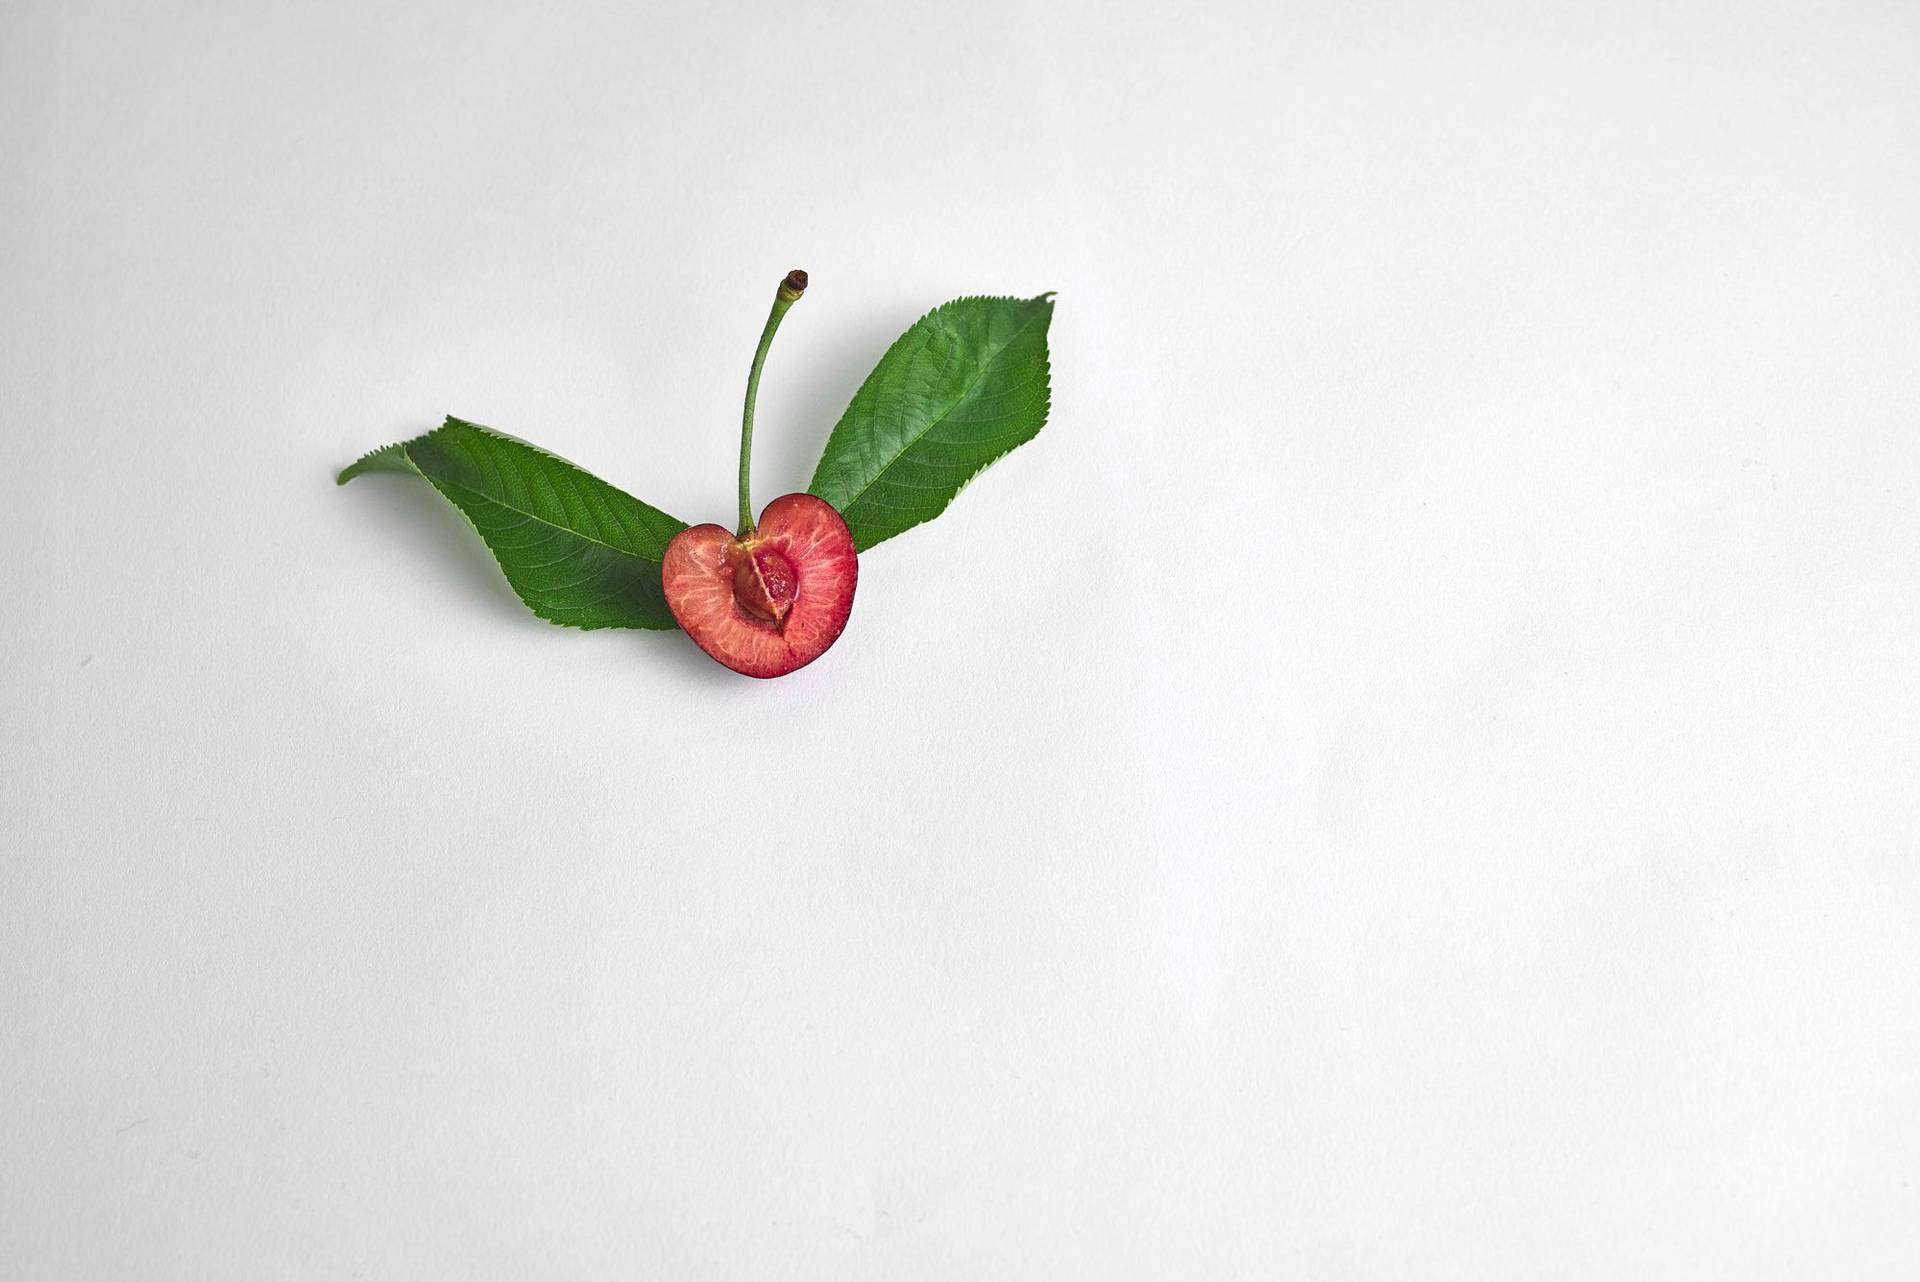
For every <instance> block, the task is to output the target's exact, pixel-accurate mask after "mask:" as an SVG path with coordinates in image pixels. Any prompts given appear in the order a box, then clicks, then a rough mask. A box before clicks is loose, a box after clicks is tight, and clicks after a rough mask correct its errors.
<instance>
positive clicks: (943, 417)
mask: <svg viewBox="0 0 1920 1282" xmlns="http://www.w3.org/2000/svg"><path fill="white" fill-rule="evenodd" d="M1046 310H1047V309H1046V308H1044V307H1036V308H1034V310H1033V312H1032V314H1031V315H1029V316H1028V317H1027V319H1025V320H1023V321H1021V322H1020V324H1019V326H1018V327H1017V328H1015V330H1014V331H1013V333H1011V334H1009V335H1007V341H1006V342H1004V343H1002V344H1000V346H998V347H996V348H994V349H993V355H991V356H989V357H987V359H986V360H984V361H981V362H980V372H979V373H978V374H977V375H975V376H974V379H973V381H972V382H970V383H968V384H967V386H966V387H965V388H964V389H962V391H961V392H960V394H959V395H958V396H956V397H954V398H953V401H952V403H951V404H949V405H948V406H947V407H946V408H945V409H943V410H941V411H940V417H938V418H936V419H933V420H931V421H929V422H928V424H927V425H926V426H925V427H923V428H921V429H920V431H918V432H916V433H915V434H914V435H913V436H912V437H911V438H910V439H909V440H908V441H907V443H906V444H904V445H902V446H901V447H900V448H899V449H898V450H895V451H894V454H893V457H892V458H890V459H888V460H887V461H886V463H885V464H883V465H882V466H881V467H880V469H879V470H878V471H876V472H875V473H874V474H873V479H872V480H870V481H868V482H867V483H866V484H865V485H863V486H861V487H860V489H859V490H858V491H857V492H856V493H855V494H854V496H853V497H852V498H850V499H848V500H847V501H846V503H845V504H844V505H842V508H841V511H842V512H843V513H844V512H850V511H852V510H853V505H854V504H856V503H858V502H859V501H860V500H861V499H862V498H864V497H865V496H866V493H867V491H868V490H870V489H872V488H873V487H874V486H875V485H878V484H879V483H880V478H881V477H883V476H885V475H886V474H887V471H888V469H890V468H892V467H893V465H894V464H895V463H898V462H899V461H900V459H901V456H902V455H904V454H905V453H906V452H907V451H908V450H910V449H912V448H913V447H914V446H916V445H918V444H919V443H920V442H921V440H922V439H924V438H925V437H926V435H927V433H929V432H931V431H933V429H934V428H936V427H938V426H940V425H941V424H942V423H944V422H946V421H947V419H948V417H950V416H951V415H952V414H953V412H954V411H955V410H956V409H958V408H960V406H961V405H962V404H963V403H965V401H966V399H967V397H969V396H971V395H972V394H973V392H974V389H975V388H977V387H979V386H980V384H981V383H982V382H984V381H985V380H986V377H987V371H988V370H989V369H991V368H992V367H993V363H994V362H995V361H997V360H999V359H1000V357H1001V355H1002V353H1004V352H1005V351H1006V350H1007V349H1008V348H1009V347H1012V346H1013V344H1014V341H1015V340H1016V339H1018V338H1019V337H1020V336H1021V335H1022V334H1024V333H1026V332H1027V327H1028V326H1030V325H1032V324H1033V322H1034V321H1036V320H1038V319H1039V318H1040V317H1041V316H1042V315H1043V314H1044V313H1045V312H1046Z"/></svg>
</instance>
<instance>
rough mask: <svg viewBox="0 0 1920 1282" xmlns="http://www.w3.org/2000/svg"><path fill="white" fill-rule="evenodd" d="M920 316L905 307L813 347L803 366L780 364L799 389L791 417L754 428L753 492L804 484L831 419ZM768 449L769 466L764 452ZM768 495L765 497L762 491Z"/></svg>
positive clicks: (770, 493)
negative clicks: (825, 344) (817, 348)
mask: <svg viewBox="0 0 1920 1282" xmlns="http://www.w3.org/2000/svg"><path fill="white" fill-rule="evenodd" d="M918 319H919V313H917V312H911V313H910V311H902V312H900V313H898V314H894V315H889V316H883V317H881V318H880V319H876V320H874V321H872V322H871V323H867V324H863V325H861V326H860V327H859V328H858V329H857V331H856V332H854V333H851V334H849V335H848V336H847V337H846V338H845V339H844V340H842V341H840V342H837V343H834V344H833V345H831V346H829V347H826V348H825V349H823V350H821V351H819V352H817V353H809V354H808V359H807V362H806V364H805V366H804V367H802V368H790V367H788V366H784V365H783V366H782V367H781V370H780V374H781V377H782V378H784V379H789V380H791V381H792V382H793V383H794V384H796V385H797V387H798V390H797V391H796V392H795V394H794V396H793V400H792V402H791V405H792V413H793V421H791V422H783V423H780V424H778V425H777V426H776V427H775V428H774V430H773V431H767V430H766V429H765V427H756V428H755V430H754V452H755V463H754V475H755V477H756V478H764V479H760V480H759V482H758V483H757V484H756V485H755V486H754V498H755V500H756V502H758V503H765V502H767V501H768V499H771V498H772V497H773V496H774V495H776V494H784V493H787V492H788V491H790V490H803V489H805V488H806V487H807V482H808V481H809V480H811V479H812V477H813V466H814V464H815V463H818V462H819V461H820V453H821V451H822V450H824V449H825V448H826V446H827V436H828V435H829V434H830V433H831V432H832V431H833V425H834V424H835V423H838V422H839V421H840V415H841V414H843V413H845V412H846V408H847V402H849V401H851V400H852V399H853V394H854V393H855V392H857V391H859V390H860V384H861V383H863V382H865V381H866V378H867V375H868V374H870V373H872V372H873V367H874V366H875V365H876V364H878V363H879V361H880V358H881V357H882V356H884V355H886V352H887V348H889V347H890V346H892V345H893V340H894V339H896V338H899V337H900V333H901V331H902V330H904V329H906V328H907V326H909V325H911V324H913V322H914V321H916V320H918ZM763 455H767V456H770V457H766V459H765V462H766V464H771V466H766V467H765V470H764V471H762V467H763V466H764V465H763V464H762V463H761V461H760V460H761V457H762V456H763ZM763 490H764V491H765V497H764V498H763V497H761V491H763Z"/></svg>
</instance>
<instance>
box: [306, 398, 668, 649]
mask: <svg viewBox="0 0 1920 1282" xmlns="http://www.w3.org/2000/svg"><path fill="white" fill-rule="evenodd" d="M365 472H411V473H413V474H415V475H417V476H422V477H425V478H426V479H427V480H428V481H430V482H431V483H432V484H433V487H434V488H435V489H436V490H439V491H440V493H442V494H443V495H445V496H446V498H447V500H448V502H450V503H452V504H453V505H454V506H455V507H457V508H459V509H460V511H461V512H462V513H463V514H465V516H466V518H467V520H468V521H469V522H471V523H472V525H473V528H474V529H475V530H476V531H478V532H479V535H480V537H481V538H482V539H485V540H486V543H487V546H488V547H489V548H491V549H492V550H493V555H494V559H495V560H497V561H499V562H500V568H501V569H502V570H503V571H505V572H506V576H507V582H508V583H510V584H512V585H513V590H514V591H515V592H518V593H519V594H520V599H521V600H522V601H525V602H526V603H527V608H529V609H530V610H532V611H533V612H534V613H535V614H537V615H539V616H540V617H541V618H543V619H546V620H549V621H550V622H553V623H560V624H565V625H566V626H568V627H573V628H671V627H674V626H676V625H675V624H674V621H673V614H672V612H671V611H669V610H668V609H667V601H666V597H665V596H663V595H662V594H661V591H660V558H661V557H662V556H664V555H665V554H666V550H667V542H668V540H670V539H672V538H673V536H674V535H676V534H678V533H679V532H680V531H681V530H684V529H686V528H687V527H686V522H684V521H676V520H674V519H673V518H672V517H670V516H668V515H667V514H666V513H665V512H662V511H660V510H659V509H657V508H652V507H648V506H647V505H646V504H645V503H642V502H641V501H640V500H639V499H636V498H634V497H633V496H632V495H630V494H626V493H624V492H622V491H620V490H617V489H615V488H614V487H613V486H611V485H608V484H607V483H606V482H605V481H603V480H601V479H600V478H599V477H597V476H593V475H592V474H590V473H587V472H583V471H581V470H580V469H579V468H577V467H575V466H574V465H573V464H571V463H569V462H567V461H566V460H565V459H561V458H556V457H555V456H554V455H552V454H549V453H547V452H546V451H545V450H542V449H539V448H537V447H536V446H532V445H529V444H527V443H526V442H525V441H520V440H515V439H514V438H513V437H511V436H506V435H503V434H502V433H499V432H496V431H494V430H492V429H491V428H486V427H481V426H480V425H479V424H477V423H468V422H464V421H463V420H461V419H457V418H449V419H448V420H447V421H446V424H445V426H443V427H439V428H436V429H434V430H433V431H431V432H428V433H427V434H426V435H425V436H419V437H415V438H414V439H413V440H411V441H402V442H400V443H399V444H397V445H388V446H386V447H384V448H382V449H377V450H375V451H373V452H372V453H371V454H368V455H367V456H365V457H364V458H362V459H361V460H360V461H359V462H357V463H355V464H354V465H353V466H351V467H349V468H347V469H346V470H345V471H344V472H342V473H340V484H342V485H345V484H346V483H347V482H348V481H351V480H352V479H353V478H354V477H356V476H359V475H361V474H362V473H365Z"/></svg>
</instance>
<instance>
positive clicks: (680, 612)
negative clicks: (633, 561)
mask: <svg viewBox="0 0 1920 1282" xmlns="http://www.w3.org/2000/svg"><path fill="white" fill-rule="evenodd" d="M859 577H860V567H859V563H858V561H857V559H856V557H855V555H854V550H853V535H852V534H851V533H849V532H848V530H847V523H846V522H845V521H843V520H841V519H840V514H839V513H838V512H836V511H834V510H833V505H832V504H830V503H827V502H826V501H825V500H823V499H817V498H815V497H814V496H813V495H811V494H786V495H782V496H781V497H779V498H777V499H775V500H774V501H773V502H771V503H769V504H767V507H766V510H765V511H763V512H762V513H761V514H760V523H759V525H757V526H756V527H754V528H753V529H752V530H749V531H748V532H747V533H746V534H745V535H742V536H739V537H736V536H735V535H734V533H733V532H732V531H731V530H728V529H727V528H726V527H725V526H720V525H712V524H708V525H695V526H692V527H690V528H688V529H685V530H682V531H680V533H678V534H676V535H674V536H673V541H672V542H671V543H669V544H668V545H667V554H666V557H665V559H664V560H662V562H661V564H660V580H661V584H662V586H663V587H664V588H665V589H666V594H667V607H668V608H669V609H671V610H672V611H673V617H674V618H675V619H677V620H679V622H680V626H681V627H683V628H685V629H686V630H687V635H688V636H690V637H692V638H693V639H694V641H695V642H696V643H697V644H698V645H699V646H700V648H701V649H702V650H705V651H706V652H707V653H708V654H709V655H712V656H713V657H714V658H715V659H717V660H718V661H719V662H721V663H724V664H725V665H727V666H728V667H729V668H732V669H733V670H734V671H735V672H744V673H746V674H747V675H748V676H750V677H779V676H785V675H786V674H787V673H789V672H792V671H793V670H794V669H795V668H799V667H804V666H805V665H807V664H809V663H812V662H813V661H814V660H815V659H817V658H819V657H820V656H821V655H822V654H824V653H826V649H827V647H828V646H830V645H832V644H833V643H834V640H835V639H836V638H837V637H839V635H840V630H841V629H842V628H844V627H846V626H847V616H848V615H849V614H851V613H852V612H853V589H854V584H855V582H856V581H857V580H858V579H859Z"/></svg>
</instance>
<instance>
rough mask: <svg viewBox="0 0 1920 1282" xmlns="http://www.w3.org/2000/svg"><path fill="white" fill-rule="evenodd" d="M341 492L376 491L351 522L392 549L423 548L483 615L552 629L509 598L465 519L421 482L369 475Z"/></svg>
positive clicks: (516, 599)
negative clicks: (451, 575)
mask: <svg viewBox="0 0 1920 1282" xmlns="http://www.w3.org/2000/svg"><path fill="white" fill-rule="evenodd" d="M336 475H337V474H336ZM343 488H345V489H347V490H360V489H363V488H364V489H366V490H369V491H378V493H375V494H371V495H370V496H368V498H367V500H366V501H365V502H363V503H362V504H361V505H360V510H359V511H357V512H356V513H355V514H354V519H355V520H357V521H360V522H362V523H363V524H368V525H372V526H373V527H374V529H375V531H376V532H377V533H378V535H379V536H380V538H381V539H382V540H383V541H385V542H389V543H391V544H392V545H393V546H394V547H396V548H398V547H402V546H404V545H406V544H408V543H420V542H425V543H426V544H428V546H429V550H430V555H431V556H432V557H433V559H434V560H435V561H436V562H438V563H441V564H445V565H449V566H451V567H452V568H453V573H454V576H455V577H456V578H457V579H459V580H460V582H461V583H462V584H463V585H464V587H465V588H466V591H467V595H468V596H470V597H472V598H473V599H474V600H476V601H478V602H480V603H481V604H482V605H483V606H484V607H485V609H486V610H487V613H488V614H491V615H494V616H496V617H498V618H501V619H508V618H511V619H513V620H514V621H515V622H517V623H526V624H533V625H535V626H538V627H543V628H545V627H551V626H553V625H552V624H549V623H547V622H546V621H545V620H543V619H540V618H538V617H536V616H535V615H534V614H532V613H531V612H530V611H529V610H528V609H527V607H526V604H525V603H524V602H522V601H521V600H520V598H519V597H518V596H515V595H514V591H513V587H512V585H510V584H509V583H508V582H507V576H506V575H504V574H502V573H501V572H500V567H499V565H498V564H496V563H495V562H494V559H493V553H491V552H489V551H488V550H487V545H486V544H485V543H484V542H482V541H481V538H480V536H479V535H478V534H476V533H474V529H473V527H472V526H471V525H469V524H467V519H466V518H465V517H464V516H461V515H460V512H459V510H458V509H457V508H455V507H454V506H453V505H452V504H451V503H449V502H447V500H446V499H445V498H443V497H442V496H441V494H440V491H438V490H436V489H434V488H433V486H431V485H429V484H428V483H427V482H426V481H424V480H422V479H420V478H419V477H414V476H401V475H399V474H397V473H384V472H369V473H367V474H366V475H364V476H357V477H355V478H354V479H353V480H351V481H349V482H347V484H346V485H345V486H344V487H343Z"/></svg>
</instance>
